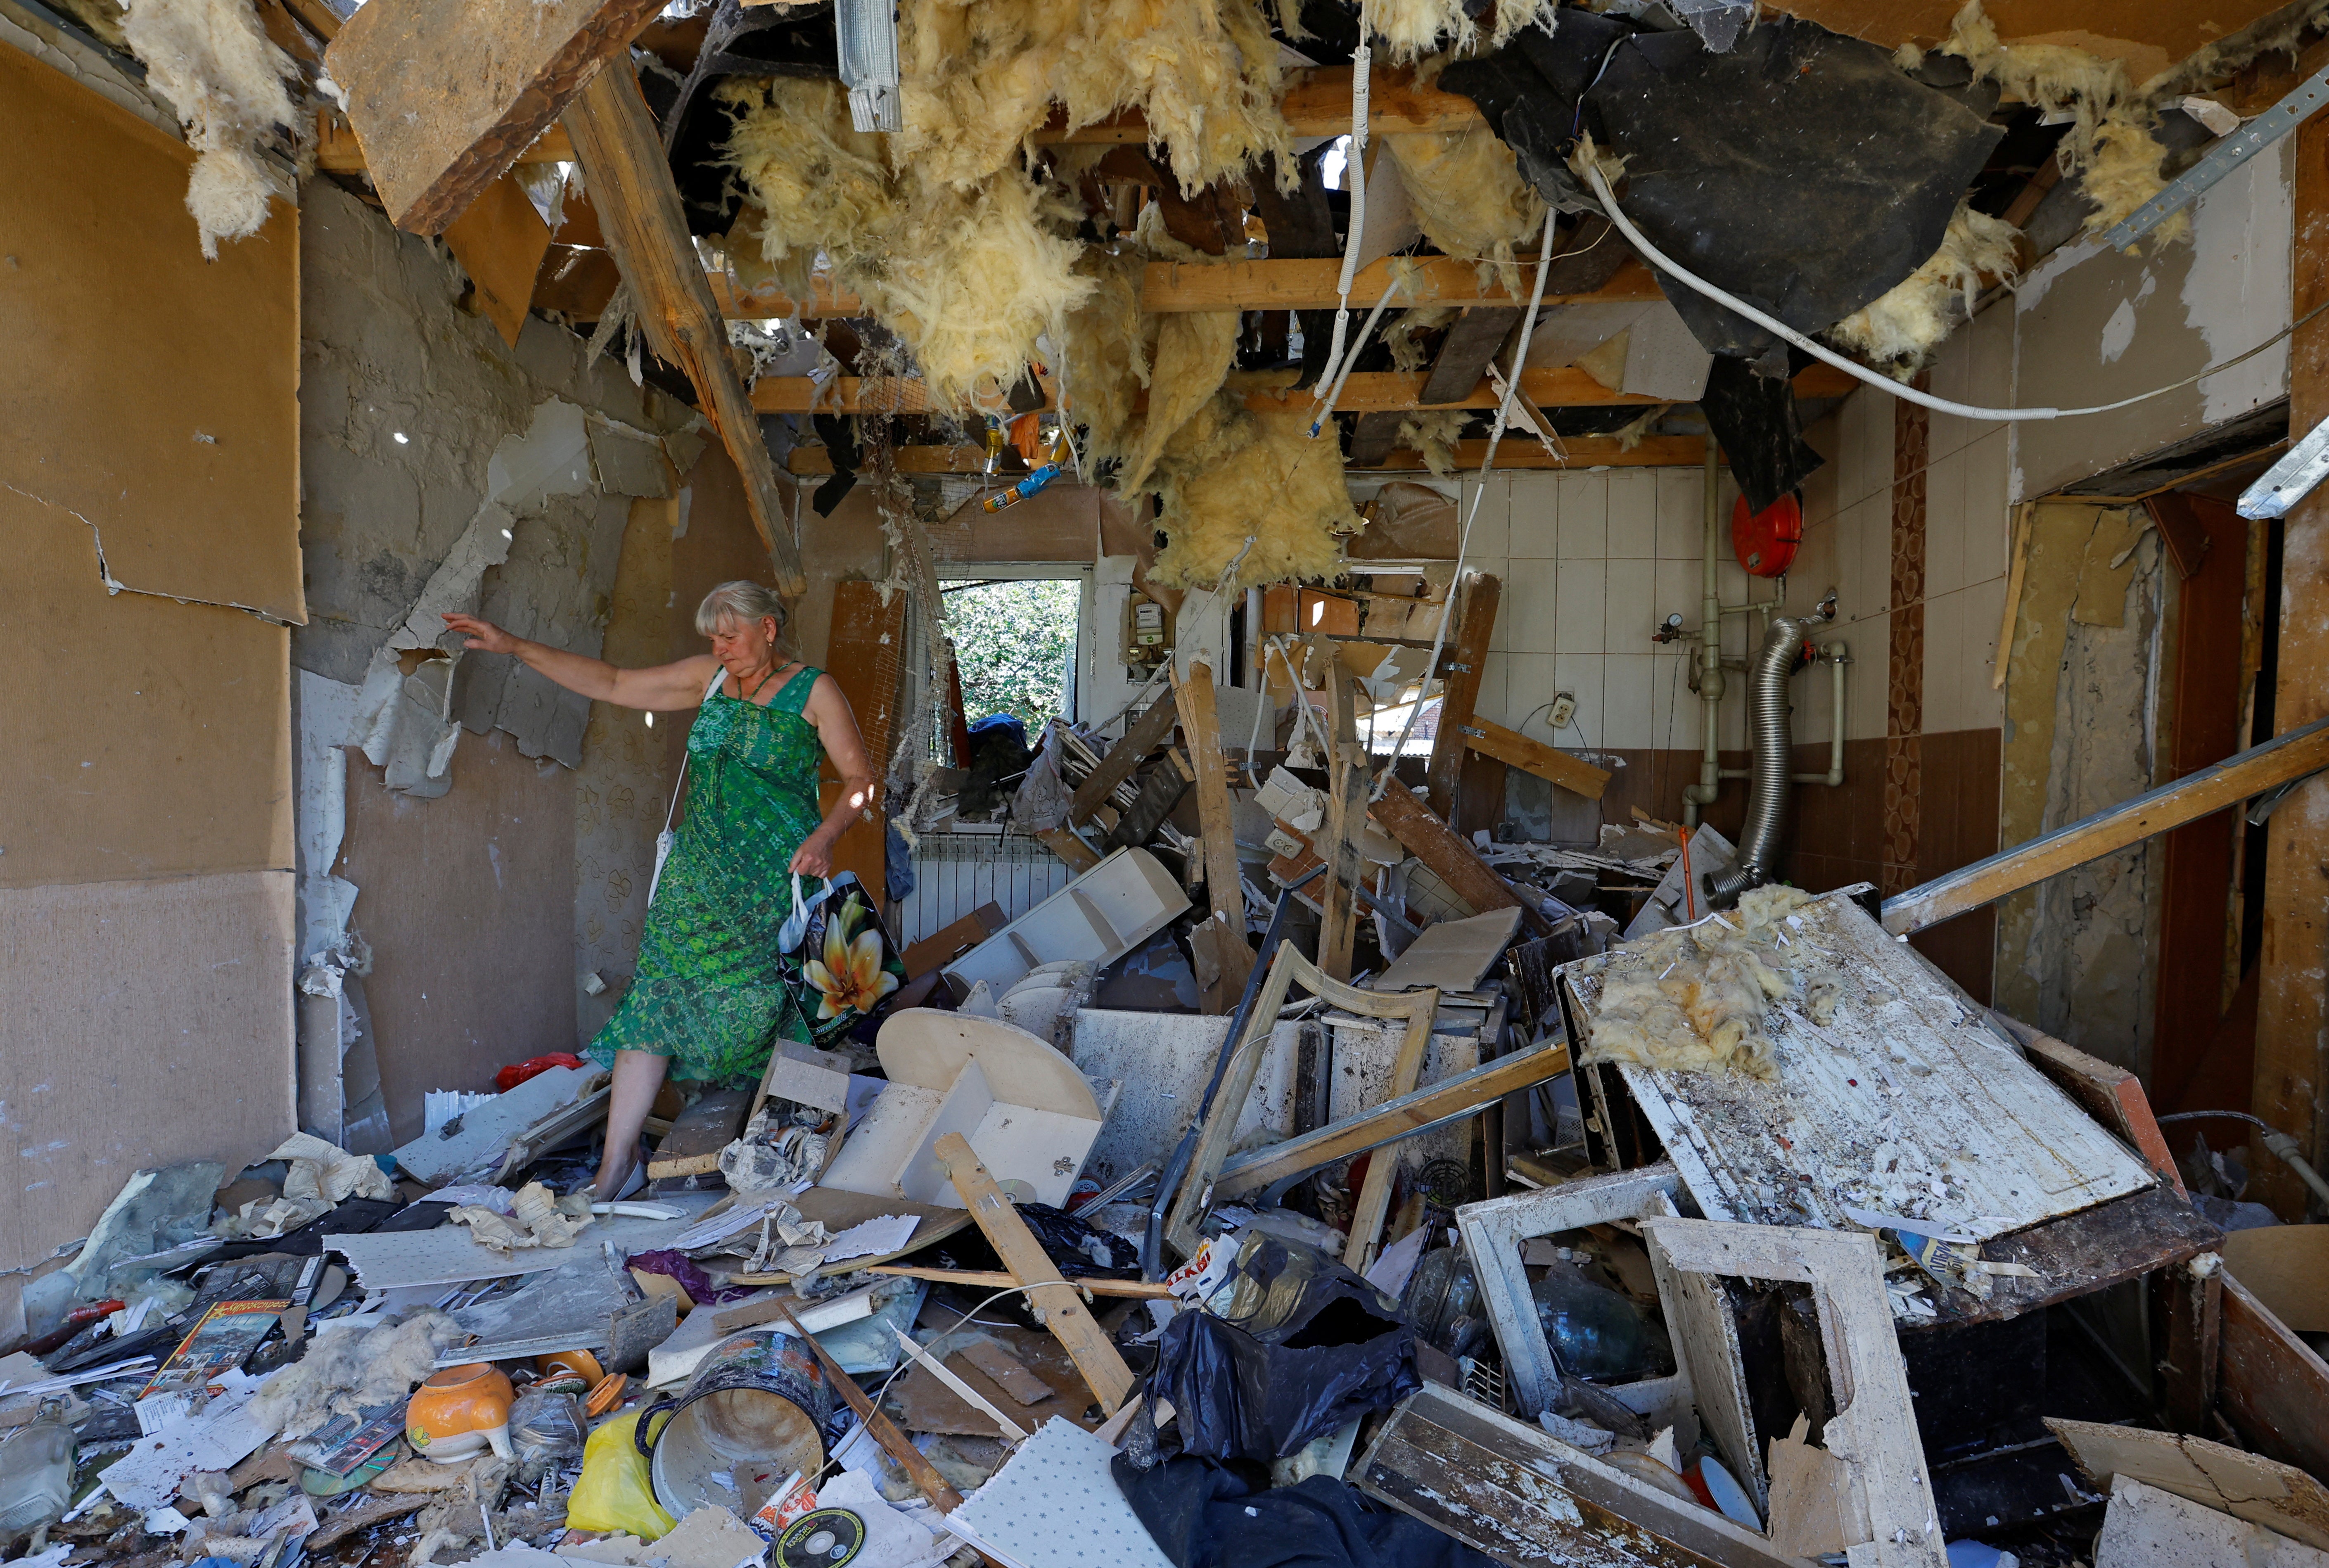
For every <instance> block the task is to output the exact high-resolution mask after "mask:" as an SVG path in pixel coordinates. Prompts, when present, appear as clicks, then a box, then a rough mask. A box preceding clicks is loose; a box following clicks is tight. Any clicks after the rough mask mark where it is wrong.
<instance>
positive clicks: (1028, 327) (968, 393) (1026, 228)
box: [844, 169, 1095, 409]
mask: <svg viewBox="0 0 2329 1568" xmlns="http://www.w3.org/2000/svg"><path fill="white" fill-rule="evenodd" d="M909 184H910V187H911V189H910V194H909V198H908V200H907V203H906V210H905V213H904V214H903V216H902V218H901V220H900V223H899V226H898V228H897V230H896V231H895V232H894V234H893V235H892V238H891V244H890V248H889V250H888V251H887V252H886V253H885V254H883V255H881V256H878V257H871V258H868V259H867V260H865V261H864V262H863V263H862V264H861V265H859V266H856V267H853V268H852V269H850V270H849V272H848V273H847V274H845V275H844V276H845V278H846V279H847V280H849V281H851V282H853V283H855V284H856V285H857V288H858V291H859V293H860V294H861V295H863V298H864V299H865V303H866V305H867V306H868V307H870V308H871V309H872V312H873V314H874V315H875V316H878V317H880V318H881V321H882V325H883V326H887V327H889V328H890V330H891V331H892V332H894V333H896V334H897V335H898V336H899V338H900V341H902V342H903V343H904V344H905V345H906V347H907V349H908V350H909V351H910V352H911V353H912V354H913V356H914V363H915V364H917V365H919V367H920V369H921V373H922V380H923V381H924V382H925V383H928V384H929V389H930V396H931V398H932V399H933V400H934V401H936V402H938V404H939V405H940V406H943V407H948V408H957V409H960V408H967V407H974V406H976V407H985V406H989V405H991V404H993V403H994V402H995V401H996V400H997V399H999V398H1000V396H1001V395H1002V394H1003V393H1004V392H1006V391H1007V390H1008V389H1009V388H1010V387H1011V386H1013V385H1014V384H1015V383H1017V382H1018V381H1019V380H1020V378H1021V377H1023V375H1024V374H1025V373H1026V371H1027V365H1028V363H1029V362H1030V361H1031V360H1032V359H1034V358H1035V357H1036V352H1037V351H1036V344H1035V340H1036V338H1037V337H1039V336H1042V335H1045V334H1048V335H1050V336H1051V341H1052V342H1054V343H1061V342H1064V341H1065V340H1066V338H1067V332H1068V313H1069V312H1070V311H1072V310H1073V309H1075V308H1076V307H1077V306H1079V305H1081V304H1082V303H1083V302H1084V301H1085V300H1086V299H1087V298H1089V297H1090V295H1091V293H1092V290H1093V288H1094V287H1095V285H1094V284H1093V281H1092V279H1089V278H1088V277H1085V276H1083V275H1081V274H1080V273H1079V272H1077V270H1076V260H1077V258H1078V257H1079V256H1080V254H1081V252H1082V249H1083V248H1082V246H1081V245H1080V244H1079V243H1078V242H1077V241H1075V240H1074V239H1072V238H1070V236H1069V235H1068V234H1065V233H1062V232H1061V230H1062V229H1064V228H1066V227H1067V226H1068V224H1069V222H1070V215H1069V214H1068V213H1067V211H1066V209H1065V207H1064V205H1063V204H1062V203H1059V202H1058V201H1057V200H1056V199H1055V198H1052V197H1051V196H1049V195H1047V194H1045V193H1044V192H1043V190H1042V188H1040V187H1038V186H1037V185H1036V184H1034V183H1033V182H1032V181H1031V180H1029V179H1027V178H1026V177H1025V176H1024V175H1021V174H1019V173H1018V172H1017V171H1016V170H1014V169H1005V170H1004V171H1003V172H1002V173H1000V174H998V175H995V176H993V177H992V178H990V179H987V180H985V181H983V182H981V183H980V184H977V185H975V186H973V187H971V188H970V189H968V190H957V189H955V188H953V187H950V186H946V185H936V186H933V185H929V184H924V183H923V182H921V181H919V180H913V181H910V182H909Z"/></svg>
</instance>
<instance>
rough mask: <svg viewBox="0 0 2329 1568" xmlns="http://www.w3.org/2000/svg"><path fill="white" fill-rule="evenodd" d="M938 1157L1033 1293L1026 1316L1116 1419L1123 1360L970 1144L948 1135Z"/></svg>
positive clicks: (1128, 1377)
mask: <svg viewBox="0 0 2329 1568" xmlns="http://www.w3.org/2000/svg"><path fill="white" fill-rule="evenodd" d="M937 1155H938V1166H939V1167H940V1168H941V1169H943V1170H944V1171H945V1172H946V1173H947V1177H948V1180H950V1181H952V1182H953V1183H954V1190H955V1191H956V1192H957V1193H959V1194H961V1195H962V1201H963V1203H964V1204H966V1206H967V1207H968V1208H969V1210H970V1217H971V1218H972V1219H973V1220H974V1221H975V1222H976V1223H977V1225H978V1228H979V1229H980V1230H981V1231H983V1232H985V1235H986V1240H987V1243H988V1244H989V1245H990V1246H992V1247H993V1248H994V1249H995V1252H996V1254H997V1255H998V1256H1000V1257H1001V1258H1002V1260H1003V1266H1004V1268H1005V1269H1008V1270H1010V1271H1011V1278H1012V1280H1013V1281H1014V1282H1015V1283H1017V1284H1021V1285H1032V1286H1033V1287H1034V1289H1032V1290H1030V1291H1028V1292H1027V1305H1028V1310H1029V1311H1030V1312H1031V1313H1032V1316H1033V1317H1034V1318H1035V1320H1036V1321H1037V1322H1039V1323H1041V1324H1042V1326H1043V1327H1045V1328H1048V1329H1050V1330H1051V1334H1052V1336H1053V1337H1055V1338H1057V1339H1058V1340H1059V1342H1060V1343H1061V1345H1064V1346H1067V1349H1068V1354H1069V1355H1072V1356H1074V1357H1075V1361H1076V1367H1077V1369H1078V1370H1079V1371H1080V1372H1081V1373H1082V1374H1084V1381H1085V1382H1086V1383H1088V1384H1091V1391H1092V1393H1093V1394H1094V1396H1095V1397H1097V1398H1098V1401H1099V1406H1100V1409H1102V1410H1103V1411H1106V1412H1108V1413H1109V1414H1110V1415H1113V1414H1115V1413H1116V1407H1117V1406H1118V1405H1120V1404H1122V1403H1124V1399H1125V1395H1127V1394H1128V1393H1131V1392H1132V1385H1133V1381H1134V1380H1133V1376H1132V1370H1131V1368H1129V1367H1127V1366H1126V1365H1124V1357H1122V1356H1121V1355H1117V1352H1116V1346H1114V1345H1113V1344H1111V1343H1110V1342H1109V1340H1108V1336H1107V1334H1106V1333H1104V1332H1103V1331H1102V1330H1101V1328H1100V1326H1099V1325H1098V1323H1095V1322H1093V1321H1092V1316H1091V1313H1090V1311H1089V1309H1087V1308H1085V1306H1084V1304H1083V1302H1082V1300H1081V1299H1079V1298H1078V1297H1077V1295H1076V1292H1075V1289H1074V1288H1073V1287H1071V1286H1070V1285H1069V1283H1068V1282H1067V1280H1065V1279H1063V1278H1061V1274H1060V1271H1059V1270H1058V1269H1057V1268H1055V1267H1053V1266H1052V1263H1051V1258H1050V1257H1049V1256H1048V1255H1047V1254H1046V1253H1045V1252H1044V1251H1043V1244H1042V1242H1038V1241H1037V1240H1035V1235H1034V1233H1033V1232H1032V1231H1030V1230H1029V1229H1028V1228H1027V1223H1026V1222H1025V1221H1023V1220H1022V1219H1021V1218H1020V1217H1019V1213H1018V1211H1017V1210H1016V1209H1014V1208H1013V1207H1012V1206H1011V1200H1010V1199H1009V1198H1006V1197H1004V1195H1003V1189H1002V1188H1001V1187H999V1186H997V1185H995V1177H994V1176H991V1175H990V1174H988V1172H987V1169H986V1167H985V1166H984V1165H981V1164H980V1163H979V1159H978V1157H977V1156H976V1155H975V1154H973V1153H972V1152H971V1151H970V1140H969V1139H967V1138H964V1137H963V1136H962V1134H960V1133H958V1132H950V1133H948V1134H947V1135H946V1136H945V1137H944V1138H939V1139H938V1148H937ZM868 1424H869V1425H870V1424H872V1423H870V1422H869V1423H868Z"/></svg>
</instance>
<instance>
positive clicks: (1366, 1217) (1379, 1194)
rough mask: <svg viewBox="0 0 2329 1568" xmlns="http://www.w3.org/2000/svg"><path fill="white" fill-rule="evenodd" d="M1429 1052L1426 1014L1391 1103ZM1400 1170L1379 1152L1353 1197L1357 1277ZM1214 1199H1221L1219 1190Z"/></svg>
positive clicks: (1394, 1074)
mask: <svg viewBox="0 0 2329 1568" xmlns="http://www.w3.org/2000/svg"><path fill="white" fill-rule="evenodd" d="M1345 896H1346V897H1347V896H1348V894H1347V893H1346V894H1345ZM1419 994H1420V995H1428V996H1429V997H1433V998H1434V1000H1435V1003H1436V1001H1437V998H1438V995H1439V993H1438V992H1437V991H1429V992H1423V993H1419ZM1430 1048H1431V1015H1430V1014H1429V1013H1427V1014H1423V1015H1420V1016H1419V1017H1417V1018H1414V1019H1411V1020H1410V1021H1409V1024H1408V1026H1407V1032H1406V1033H1405V1034H1401V1035H1400V1041H1399V1053H1398V1054H1397V1055H1395V1056H1393V1057H1392V1058H1391V1081H1390V1083H1389V1084H1388V1085H1387V1087H1388V1088H1389V1089H1390V1091H1391V1094H1390V1098H1391V1099H1392V1100H1402V1099H1405V1098H1406V1097H1407V1096H1408V1095H1410V1094H1412V1093H1414V1092H1415V1081H1416V1080H1417V1079H1418V1078H1419V1077H1421V1076H1422V1074H1423V1056H1424V1053H1425V1052H1427V1051H1429V1049H1430ZM1398 1170H1399V1151H1398V1150H1397V1149H1395V1148H1384V1149H1378V1150H1376V1151H1375V1153H1374V1154H1372V1155H1371V1156H1370V1157H1368V1159H1367V1174H1366V1179H1365V1180H1363V1181H1362V1182H1361V1183H1360V1184H1359V1190H1358V1192H1357V1193H1356V1194H1354V1195H1353V1201H1352V1204H1351V1222H1350V1227H1349V1229H1348V1231H1347V1232H1346V1233H1345V1234H1346V1235H1347V1237H1348V1240H1347V1241H1345V1242H1344V1245H1343V1266H1344V1268H1346V1269H1349V1270H1352V1271H1353V1272H1354V1273H1360V1274H1363V1273H1365V1272H1366V1271H1367V1270H1368V1269H1370V1268H1372V1266H1373V1264H1374V1261H1375V1244H1376V1242H1378V1241H1380V1240H1381V1236H1382V1227H1383V1217H1384V1215H1385V1214H1388V1213H1389V1212H1390V1209H1391V1177H1392V1176H1394V1175H1395V1174H1396V1173H1397V1172H1398ZM1215 1195H1216V1196H1217V1197H1218V1196H1219V1190H1218V1188H1216V1191H1215Z"/></svg>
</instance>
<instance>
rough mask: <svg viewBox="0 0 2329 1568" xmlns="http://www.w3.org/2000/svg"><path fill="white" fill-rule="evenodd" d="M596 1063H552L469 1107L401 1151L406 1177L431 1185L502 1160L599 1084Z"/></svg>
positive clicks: (399, 1157)
mask: <svg viewBox="0 0 2329 1568" xmlns="http://www.w3.org/2000/svg"><path fill="white" fill-rule="evenodd" d="M598 1079H599V1069H598V1068H595V1067H552V1068H551V1069H549V1070H548V1071H547V1072H537V1073H535V1074H534V1075H533V1077H531V1078H529V1079H527V1080H526V1081H525V1082H523V1083H521V1084H519V1085H518V1086H517V1087H516V1088H514V1089H511V1090H507V1091H504V1092H502V1093H500V1094H496V1095H495V1096H494V1097H493V1099H492V1100H488V1101H487V1102H486V1103H485V1104H483V1105H480V1106H477V1107H476V1109H474V1110H467V1111H464V1112H463V1113H462V1114H460V1115H459V1116H457V1117H455V1118H454V1119H452V1120H450V1121H448V1122H447V1123H446V1124H445V1125H444V1126H443V1127H440V1128H438V1129H437V1130H436V1131H435V1132H433V1133H423V1134H421V1135H420V1137H419V1138H414V1139H413V1140H412V1141H411V1142H410V1143H408V1144H406V1145H404V1146H403V1147H402V1148H399V1149H398V1150H397V1151H396V1163H397V1164H398V1165H400V1166H401V1167H403V1168H404V1172H405V1174H406V1175H408V1176H410V1177H412V1179H413V1180H415V1181H417V1182H425V1183H427V1184H428V1185H430V1186H432V1187H433V1186H442V1185H445V1184H446V1183H448V1182H452V1181H457V1180H459V1179H460V1178H461V1177H462V1176H465V1175H467V1174H468V1173H470V1172H473V1171H478V1170H486V1169H490V1168H492V1167H495V1166H497V1165H499V1164H500V1163H501V1157H502V1151H503V1150H504V1149H505V1148H508V1147H509V1145H510V1142H511V1140H513V1139H514V1138H517V1137H518V1136H519V1135H520V1134H521V1133H523V1132H524V1131H525V1130H526V1129H528V1128H530V1127H532V1126H533V1124H534V1123H536V1122H538V1121H540V1120H541V1119H542V1118H543V1117H545V1116H548V1115H550V1114H551V1113H552V1112H553V1111H556V1110H561V1109H563V1108H564V1107H566V1106H568V1105H570V1104H572V1103H573V1102H574V1101H575V1100H580V1099H581V1098H582V1096H583V1095H584V1094H586V1093H588V1092H589V1091H590V1090H591V1089H592V1088H593V1087H594V1086H595V1085H596V1082H597V1081H598Z"/></svg>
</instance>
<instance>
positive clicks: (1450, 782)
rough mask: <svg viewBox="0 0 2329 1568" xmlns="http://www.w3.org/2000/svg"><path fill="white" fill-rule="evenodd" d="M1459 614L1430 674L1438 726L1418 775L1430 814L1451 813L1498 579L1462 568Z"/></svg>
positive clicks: (1492, 624)
mask: <svg viewBox="0 0 2329 1568" xmlns="http://www.w3.org/2000/svg"><path fill="white" fill-rule="evenodd" d="M1461 587H1462V592H1463V596H1464V616H1463V619H1461V620H1459V621H1458V622H1457V630H1456V635H1455V636H1454V637H1453V638H1449V639H1448V640H1447V652H1446V655H1445V656H1443V657H1442V659H1441V660H1440V664H1439V668H1438V671H1437V672H1435V673H1436V674H1438V676H1439V727H1438V731H1437V732H1435V733H1434V734H1433V736H1432V741H1431V762H1430V765H1429V768H1427V769H1426V770H1425V773H1424V778H1425V781H1426V785H1427V787H1428V788H1429V789H1430V791H1431V811H1432V815H1433V816H1435V817H1453V816H1454V815H1455V813H1456V775H1457V771H1458V770H1460V769H1461V768H1462V767H1463V763H1464V741H1465V736H1464V731H1465V728H1466V726H1467V725H1469V724H1470V723H1472V708H1473V705H1474V704H1476V703H1477V702H1478V701H1479V696H1480V681H1481V677H1482V676H1484V675H1486V674H1487V669H1488V642H1489V639H1490V638H1491V637H1492V636H1494V634H1495V629H1496V607H1497V605H1498V604H1500V603H1501V602H1502V601H1503V598H1504V582H1503V581H1502V580H1501V579H1499V578H1495V577H1491V576H1489V575H1488V574H1486V573H1485V572H1479V571H1467V572H1466V573H1465V574H1464V581H1463V583H1462V585H1461Z"/></svg>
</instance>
